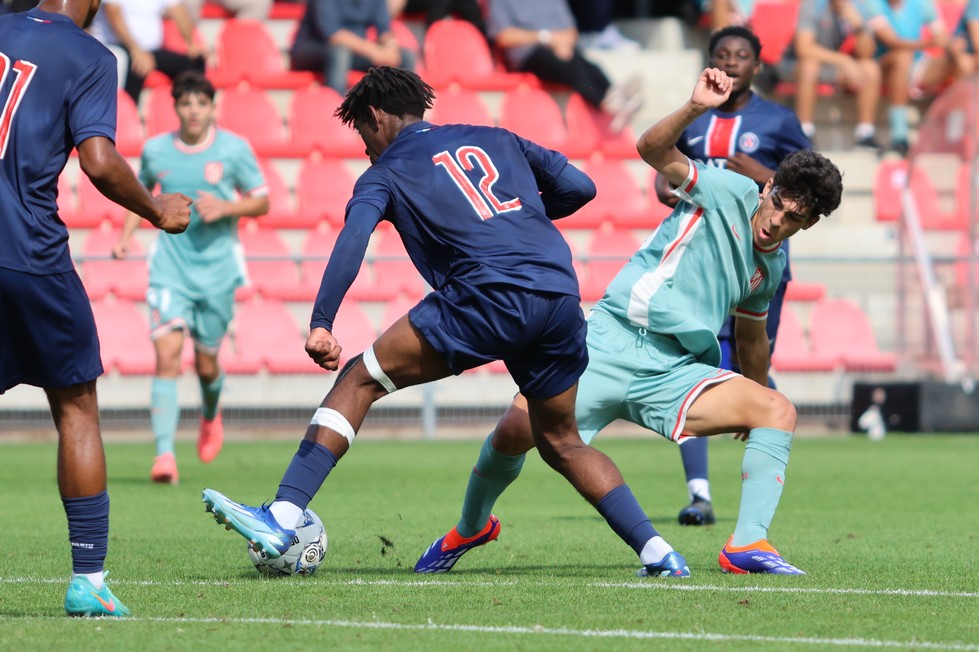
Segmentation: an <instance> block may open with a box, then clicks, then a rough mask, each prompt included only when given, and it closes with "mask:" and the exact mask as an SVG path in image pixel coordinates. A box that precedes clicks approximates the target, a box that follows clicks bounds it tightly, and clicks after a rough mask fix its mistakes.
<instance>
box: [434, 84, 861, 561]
mask: <svg viewBox="0 0 979 652" xmlns="http://www.w3.org/2000/svg"><path fill="white" fill-rule="evenodd" d="M731 88H732V81H731V78H729V77H728V76H727V75H726V74H725V73H724V72H722V71H720V70H717V69H715V68H709V69H707V70H705V71H704V72H702V73H701V75H700V77H699V79H698V81H697V85H696V87H695V88H694V91H693V95H692V96H691V99H690V100H688V101H687V102H686V103H685V104H684V105H683V106H682V107H681V108H679V109H678V110H677V111H675V112H673V113H672V114H670V115H668V116H666V117H665V118H663V119H662V120H660V121H659V122H658V123H656V124H655V125H653V126H652V127H651V128H650V129H649V130H647V131H646V133H644V134H643V135H642V137H640V139H639V142H638V145H637V146H638V149H639V153H640V154H641V155H642V157H643V160H645V161H646V162H647V163H648V164H649V165H651V166H652V167H654V168H656V171H657V172H658V173H659V174H660V175H662V176H664V177H665V178H666V179H667V180H668V181H670V183H671V184H672V185H673V186H674V187H676V193H677V194H678V195H679V197H680V200H681V201H680V202H679V204H677V206H676V208H675V209H674V211H673V213H672V214H671V215H670V217H669V218H667V219H666V220H665V221H664V222H663V224H662V225H661V226H660V227H659V229H657V231H656V232H655V233H654V234H653V235H652V236H651V237H650V238H649V239H648V240H647V241H646V243H645V244H644V245H643V246H642V247H641V248H640V249H639V251H638V252H636V253H635V254H634V255H633V256H632V258H631V259H630V260H629V262H628V263H627V264H626V265H625V267H623V268H622V270H621V271H620V272H619V273H618V275H617V276H616V277H615V278H614V279H613V280H612V282H611V283H610V284H609V286H608V289H607V290H606V291H605V296H604V297H602V299H601V301H599V302H598V303H597V304H596V305H595V308H594V309H593V311H592V313H591V315H590V316H589V318H588V336H587V345H588V356H589V362H588V367H587V368H586V370H585V373H584V374H583V375H582V377H581V381H580V385H579V390H578V396H577V400H576V403H575V418H576V419H577V421H578V428H579V431H580V432H581V438H582V439H583V440H584V441H586V442H590V441H591V439H592V438H593V437H595V435H597V434H598V433H599V432H600V431H601V430H602V429H603V428H604V427H605V426H607V425H608V424H609V423H611V422H612V421H614V420H615V419H625V420H627V421H631V422H633V423H636V424H639V425H642V426H644V427H646V428H648V429H649V430H652V431H654V432H657V433H659V434H661V435H663V436H665V437H668V438H670V439H672V440H674V441H676V442H678V443H682V442H683V441H684V440H687V439H688V438H690V437H702V436H707V435H716V434H721V433H731V432H733V433H738V438H739V439H742V440H744V441H747V445H746V447H745V454H744V460H743V462H742V468H741V473H742V478H743V482H742V490H741V507H740V511H739V514H738V522H737V525H736V527H735V530H734V534H733V535H732V536H731V537H730V539H728V541H727V543H726V544H725V545H724V547H723V548H722V550H721V553H720V556H719V559H718V561H719V562H720V564H721V568H722V569H723V570H724V571H726V572H734V573H777V574H801V573H802V571H801V570H799V569H798V568H796V567H795V566H792V565H791V564H789V563H788V562H786V561H785V560H784V559H783V558H782V557H781V556H780V555H779V554H778V552H776V550H775V549H774V548H773V547H772V546H771V545H770V544H769V543H768V528H769V525H770V524H771V521H772V518H773V517H774V514H775V509H776V507H777V505H778V502H779V498H780V497H781V493H782V487H783V485H784V483H785V467H786V464H787V463H788V457H789V449H790V445H791V441H792V434H793V431H794V430H795V426H796V411H795V408H794V407H793V405H792V403H791V402H790V401H789V400H788V399H787V398H786V397H785V396H783V395H782V394H780V393H779V392H777V391H775V390H772V389H769V388H768V386H767V379H768V356H769V349H768V336H767V334H766V332H765V320H766V315H767V312H768V303H769V301H770V299H771V297H772V296H773V294H774V293H775V290H776V288H777V286H778V283H779V280H780V278H781V276H782V269H783V268H784V266H785V254H784V253H783V252H782V251H781V250H780V249H779V245H780V243H781V242H782V241H783V240H785V239H786V238H789V237H791V236H792V235H794V234H795V233H797V232H798V231H800V230H803V229H808V228H810V227H812V226H813V225H814V224H815V223H816V222H818V221H819V219H820V217H821V216H823V215H828V214H829V213H831V212H832V211H833V210H835V209H836V208H837V206H839V203H840V195H841V193H842V179H841V175H840V172H839V170H838V169H837V168H836V166H835V165H833V164H832V163H831V162H830V161H829V160H828V159H826V158H824V157H823V156H820V155H819V154H816V153H814V152H811V151H809V150H803V151H800V152H796V153H794V154H791V155H789V156H788V157H787V158H786V159H785V160H784V161H782V163H781V164H780V165H779V167H778V170H777V172H776V173H775V177H774V178H773V179H772V180H771V181H769V182H768V183H767V184H766V185H765V187H764V189H763V190H762V192H761V193H760V195H759V192H758V186H757V185H756V184H755V182H754V181H752V180H751V179H749V178H747V177H744V176H742V175H740V174H737V173H735V172H730V171H727V170H722V169H719V168H715V167H710V166H706V165H703V164H702V163H695V162H693V161H691V160H690V159H688V158H687V157H686V156H684V155H683V154H682V153H681V152H680V151H679V150H678V149H677V148H676V142H677V140H678V139H679V138H680V134H681V133H682V132H683V130H684V129H685V128H686V127H687V126H689V125H690V124H691V123H692V122H693V121H694V120H695V119H696V118H697V117H698V116H700V115H702V114H704V113H705V112H707V111H708V110H710V109H712V108H716V107H718V106H720V105H721V104H723V102H724V101H725V100H726V99H727V98H728V96H729V95H730V93H731ZM732 313H733V314H734V316H735V341H736V346H737V351H738V355H739V359H740V361H741V369H742V374H743V375H742V374H738V373H735V372H733V371H727V370H724V369H719V368H718V365H719V364H720V361H721V355H720V346H719V344H718V342H717V333H718V331H719V330H720V328H721V326H722V325H723V323H724V321H725V320H726V318H727V317H728V315H729V314H732ZM532 447H533V440H532V439H531V437H530V423H529V419H528V415H527V410H526V401H525V399H524V398H523V397H522V396H520V395H519V394H518V395H517V397H516V398H515V399H514V402H513V405H512V406H511V407H510V409H509V410H508V411H507V413H506V414H505V415H504V416H503V418H502V419H501V420H500V422H499V423H498V424H497V427H496V430H495V431H494V433H493V434H491V435H490V437H489V438H488V439H487V440H486V443H485V444H484V445H483V450H482V451H481V453H480V456H479V459H478V460H477V462H476V465H475V467H474V468H473V471H472V474H471V476H470V479H469V487H468V489H467V491H466V499H465V503H464V505H463V510H462V518H461V519H460V521H459V523H458V524H457V525H456V527H454V528H453V529H452V530H450V531H449V533H448V534H446V535H445V536H443V537H442V538H440V539H438V540H436V542H435V543H434V544H432V546H431V547H430V548H429V549H428V550H427V551H426V552H425V553H424V554H423V555H422V557H421V558H420V559H419V560H418V563H417V564H416V566H415V571H416V572H442V571H446V570H449V569H450V568H452V564H454V563H455V561H456V560H458V559H459V557H461V555H462V554H463V553H464V552H466V551H468V550H469V549H471V548H473V547H475V546H476V545H478V543H485V542H486V540H485V539H483V540H481V539H480V538H479V534H480V532H481V531H482V530H483V529H484V528H485V527H486V525H487V523H494V522H498V520H497V519H496V517H495V516H492V515H491V514H490V512H491V510H492V507H493V504H494V502H495V501H496V499H497V498H498V497H499V495H500V494H501V493H502V492H503V490H504V489H505V488H506V487H507V486H508V485H509V484H510V483H511V482H512V481H513V480H515V479H516V477H517V475H518V474H519V472H520V467H521V465H522V463H523V459H524V455H525V453H526V452H527V451H529V450H530V449H531V448H532ZM494 538H495V537H494ZM477 542H478V543H477ZM661 545H662V546H665V548H664V549H665V550H672V547H670V546H669V544H667V543H666V542H665V541H662V540H661ZM447 560H448V561H447ZM640 572H641V571H640Z"/></svg>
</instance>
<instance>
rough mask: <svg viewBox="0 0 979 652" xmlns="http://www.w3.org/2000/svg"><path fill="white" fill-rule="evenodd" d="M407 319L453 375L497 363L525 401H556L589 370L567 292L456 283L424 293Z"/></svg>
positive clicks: (577, 311) (575, 308) (581, 320)
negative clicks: (550, 399)
mask: <svg viewBox="0 0 979 652" xmlns="http://www.w3.org/2000/svg"><path fill="white" fill-rule="evenodd" d="M408 318H409V319H410V321H411V323H412V325H413V326H414V327H415V328H417V329H418V330H420V331H421V332H422V334H423V335H424V336H425V339H426V340H428V343H429V344H431V345H432V346H433V347H434V348H435V350H436V351H438V352H439V353H440V354H441V355H442V357H443V359H444V360H445V362H446V364H447V365H448V366H449V369H451V370H452V373H454V374H460V373H462V372H463V371H465V370H466V369H472V368H473V367H478V366H480V365H484V364H486V363H488V362H492V361H494V360H503V362H504V363H505V364H506V367H507V370H509V372H510V376H512V377H513V380H514V382H516V383H517V386H518V387H519V388H520V391H521V392H522V393H523V394H524V396H528V397H531V398H550V397H552V396H557V395H558V394H560V393H562V392H564V391H565V390H567V389H568V388H569V387H571V386H572V385H574V384H575V382H577V380H578V378H579V377H580V376H581V374H582V372H584V370H585V367H586V366H588V348H587V346H586V345H585V335H586V333H587V325H586V323H585V316H584V314H582V312H581V305H580V302H579V300H578V298H577V297H574V296H570V295H567V294H554V293H549V292H535V291H533V290H525V289H523V288H518V287H514V286H510V285H498V284H493V285H480V286H471V285H468V284H466V283H462V282H459V281H455V282H452V283H449V284H448V285H446V286H445V287H443V288H441V289H439V290H436V291H435V292H431V293H429V294H428V295H427V296H426V297H425V298H424V299H422V301H421V302H420V303H419V304H418V305H417V306H415V307H414V308H412V309H411V310H410V311H409V312H408Z"/></svg>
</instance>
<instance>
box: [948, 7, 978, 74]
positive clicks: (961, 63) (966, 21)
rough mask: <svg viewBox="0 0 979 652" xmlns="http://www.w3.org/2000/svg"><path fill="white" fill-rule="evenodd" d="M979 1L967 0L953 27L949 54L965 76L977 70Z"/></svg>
mask: <svg viewBox="0 0 979 652" xmlns="http://www.w3.org/2000/svg"><path fill="white" fill-rule="evenodd" d="M977 43H979V0H969V2H968V3H967V4H966V5H965V11H964V12H963V13H962V17H961V18H960V19H959V22H958V24H956V26H955V31H954V33H953V42H952V45H951V47H950V50H949V52H950V54H951V56H952V57H954V58H955V62H956V65H957V67H958V70H959V72H960V73H961V74H962V75H963V76H965V75H969V74H972V73H973V72H975V71H976V70H979V48H977V47H976V44H977Z"/></svg>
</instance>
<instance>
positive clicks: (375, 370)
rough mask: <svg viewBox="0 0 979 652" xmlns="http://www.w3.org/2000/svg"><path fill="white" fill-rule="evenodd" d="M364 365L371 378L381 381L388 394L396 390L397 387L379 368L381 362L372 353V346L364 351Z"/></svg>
mask: <svg viewBox="0 0 979 652" xmlns="http://www.w3.org/2000/svg"><path fill="white" fill-rule="evenodd" d="M363 360H364V366H365V367H367V373H369V374H370V375H371V378H373V379H374V380H376V381H377V382H379V383H381V387H383V388H384V389H385V390H387V393H388V394H391V393H393V392H396V391H398V388H397V387H395V386H394V383H392V382H391V379H390V378H388V375H387V374H386V373H384V370H383V369H381V364H380V363H379V362H378V361H377V356H376V355H374V347H373V346H372V347H370V348H368V349H367V350H366V351H364V358H363Z"/></svg>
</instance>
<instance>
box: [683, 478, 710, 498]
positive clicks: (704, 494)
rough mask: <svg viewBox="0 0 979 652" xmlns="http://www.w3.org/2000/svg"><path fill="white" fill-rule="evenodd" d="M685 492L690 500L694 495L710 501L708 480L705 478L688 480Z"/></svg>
mask: <svg viewBox="0 0 979 652" xmlns="http://www.w3.org/2000/svg"><path fill="white" fill-rule="evenodd" d="M687 493H688V494H690V500H693V497H694V496H699V497H701V498H703V499H704V500H706V501H707V502H710V481H708V480H707V478H694V479H693V480H688V481H687Z"/></svg>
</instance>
